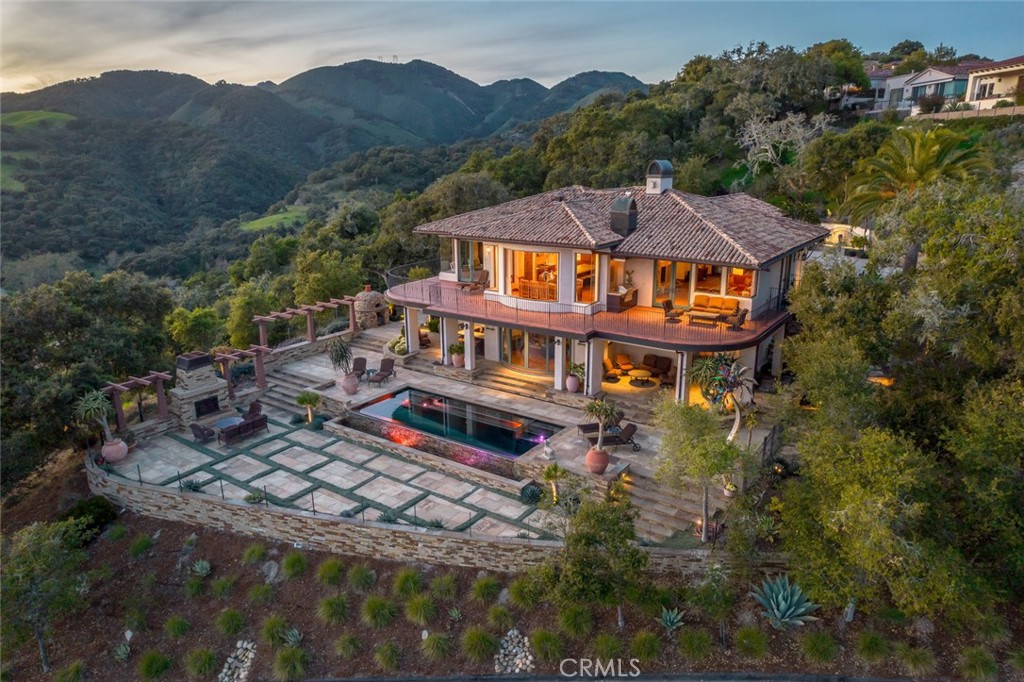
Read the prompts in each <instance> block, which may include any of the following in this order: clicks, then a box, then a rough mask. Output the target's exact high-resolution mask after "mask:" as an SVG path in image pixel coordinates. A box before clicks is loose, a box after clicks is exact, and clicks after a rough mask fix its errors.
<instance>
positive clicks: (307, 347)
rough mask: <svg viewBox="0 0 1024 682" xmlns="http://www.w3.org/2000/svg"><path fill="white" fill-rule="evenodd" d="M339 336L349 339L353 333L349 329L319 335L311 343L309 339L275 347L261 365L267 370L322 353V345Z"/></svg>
mask: <svg viewBox="0 0 1024 682" xmlns="http://www.w3.org/2000/svg"><path fill="white" fill-rule="evenodd" d="M339 336H340V337H341V338H343V339H346V340H348V341H351V340H352V338H353V337H354V336H355V334H354V333H352V332H351V331H349V330H345V331H342V332H335V333H334V334H328V335H326V336H321V337H319V338H318V339H317V340H316V341H313V342H312V343H311V342H309V341H302V342H301V343H295V344H292V345H291V346H287V347H285V348H275V349H274V350H272V351H270V352H269V353H267V354H266V355H264V356H263V366H264V367H266V368H267V370H269V369H270V368H271V367H273V366H274V365H277V364H279V363H281V364H283V363H288V362H294V361H295V360H299V359H301V358H305V357H309V356H310V355H316V354H317V353H323V352H324V346H325V345H327V342H328V341H330V340H331V339H334V338H337V337H339Z"/></svg>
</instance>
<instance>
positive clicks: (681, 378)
mask: <svg viewBox="0 0 1024 682" xmlns="http://www.w3.org/2000/svg"><path fill="white" fill-rule="evenodd" d="M689 401H690V353H689V352H688V351H682V352H679V353H676V402H682V403H683V404H684V405H689V404H690V402H689Z"/></svg>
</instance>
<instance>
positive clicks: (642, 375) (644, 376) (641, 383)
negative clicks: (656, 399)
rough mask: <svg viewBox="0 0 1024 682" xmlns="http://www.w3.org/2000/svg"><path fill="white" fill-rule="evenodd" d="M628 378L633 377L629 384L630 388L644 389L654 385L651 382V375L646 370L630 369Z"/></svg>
mask: <svg viewBox="0 0 1024 682" xmlns="http://www.w3.org/2000/svg"><path fill="white" fill-rule="evenodd" d="M629 376H631V377H633V379H632V380H631V381H630V382H629V385H630V386H637V387H640V388H645V387H647V386H653V385H654V382H653V381H651V373H650V372H648V371H647V370H646V369H631V370H629Z"/></svg>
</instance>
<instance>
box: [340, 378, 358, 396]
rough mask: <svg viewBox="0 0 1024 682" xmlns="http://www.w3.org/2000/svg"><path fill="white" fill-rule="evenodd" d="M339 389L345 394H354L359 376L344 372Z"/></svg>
mask: <svg viewBox="0 0 1024 682" xmlns="http://www.w3.org/2000/svg"><path fill="white" fill-rule="evenodd" d="M341 390H343V391H345V394H346V395H355V394H356V392H357V391H358V390H359V377H357V376H356V375H355V374H346V375H345V378H344V379H342V380H341Z"/></svg>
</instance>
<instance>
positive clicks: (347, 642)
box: [334, 632, 359, 661]
mask: <svg viewBox="0 0 1024 682" xmlns="http://www.w3.org/2000/svg"><path fill="white" fill-rule="evenodd" d="M334 652H335V653H336V654H338V655H339V656H341V657H342V658H343V659H345V660H346V661H350V660H352V659H353V658H355V657H356V654H358V653H359V638H358V637H356V636H355V635H353V634H352V633H351V632H346V633H345V634H343V635H342V636H341V637H338V639H337V640H335V642H334Z"/></svg>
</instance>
